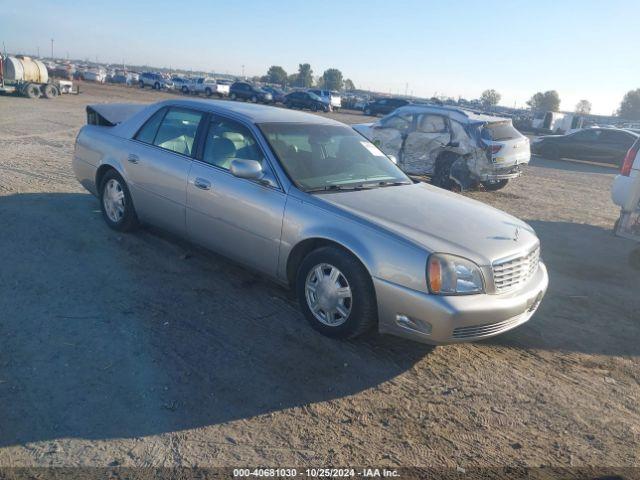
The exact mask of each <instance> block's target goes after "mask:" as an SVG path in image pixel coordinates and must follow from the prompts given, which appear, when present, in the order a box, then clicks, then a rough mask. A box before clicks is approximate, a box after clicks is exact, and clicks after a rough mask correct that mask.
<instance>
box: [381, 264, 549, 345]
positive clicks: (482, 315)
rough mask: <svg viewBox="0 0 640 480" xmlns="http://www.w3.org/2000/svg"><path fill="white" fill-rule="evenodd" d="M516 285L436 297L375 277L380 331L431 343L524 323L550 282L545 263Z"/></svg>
mask: <svg viewBox="0 0 640 480" xmlns="http://www.w3.org/2000/svg"><path fill="white" fill-rule="evenodd" d="M539 265H540V266H539V268H538V271H537V272H536V274H535V275H534V276H533V277H532V278H531V279H530V280H529V281H528V282H527V283H526V284H524V285H523V286H522V287H521V288H520V289H519V290H517V291H514V292H510V293H505V294H498V295H488V294H482V295H460V296H439V295H429V294H427V293H424V292H418V291H415V290H411V289H408V288H405V287H402V286H400V285H397V284H394V283H391V282H387V281H386V280H382V279H380V278H374V281H373V283H374V286H375V290H376V296H377V299H378V325H379V327H378V328H379V331H380V333H388V334H391V335H396V336H400V337H405V338H408V339H410V340H415V341H418V342H422V343H429V344H434V345H438V344H447V343H459V342H471V341H475V340H482V339H484V338H489V337H493V336H495V335H498V334H500V333H503V332H506V331H508V330H511V329H512V328H515V327H517V326H518V325H522V324H523V323H525V322H526V321H527V320H529V319H530V318H531V317H532V316H533V314H534V313H535V311H536V309H537V308H538V305H539V304H540V301H541V300H542V298H543V297H544V294H545V293H546V291H547V286H548V285H549V277H548V274H547V269H546V267H545V265H544V263H542V262H540V264H539Z"/></svg>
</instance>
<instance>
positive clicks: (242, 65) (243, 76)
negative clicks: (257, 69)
mask: <svg viewBox="0 0 640 480" xmlns="http://www.w3.org/2000/svg"><path fill="white" fill-rule="evenodd" d="M242 78H244V65H242Z"/></svg>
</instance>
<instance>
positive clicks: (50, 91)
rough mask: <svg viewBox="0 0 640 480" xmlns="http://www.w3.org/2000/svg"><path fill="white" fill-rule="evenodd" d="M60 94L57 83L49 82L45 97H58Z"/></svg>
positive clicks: (45, 88) (45, 89)
mask: <svg viewBox="0 0 640 480" xmlns="http://www.w3.org/2000/svg"><path fill="white" fill-rule="evenodd" d="M59 94H60V92H59V91H58V89H57V88H56V86H55V85H51V84H47V86H46V87H44V96H45V98H56V97H57V96H58V95H59Z"/></svg>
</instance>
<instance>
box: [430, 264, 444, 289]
mask: <svg viewBox="0 0 640 480" xmlns="http://www.w3.org/2000/svg"><path fill="white" fill-rule="evenodd" d="M428 277H429V290H431V292H432V293H436V294H437V293H440V291H441V290H442V266H441V265H440V259H439V258H438V257H436V256H433V255H432V256H431V257H429V275H428Z"/></svg>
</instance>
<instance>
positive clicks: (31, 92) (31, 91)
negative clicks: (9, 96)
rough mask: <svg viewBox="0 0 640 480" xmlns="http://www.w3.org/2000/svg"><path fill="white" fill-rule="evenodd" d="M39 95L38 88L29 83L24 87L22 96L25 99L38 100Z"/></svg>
mask: <svg viewBox="0 0 640 480" xmlns="http://www.w3.org/2000/svg"><path fill="white" fill-rule="evenodd" d="M41 93H42V92H41V91H40V87H39V86H38V85H36V84H35V83H30V84H28V85H27V86H26V87H24V94H25V96H26V97H27V98H31V99H33V98H40V95H41Z"/></svg>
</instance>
